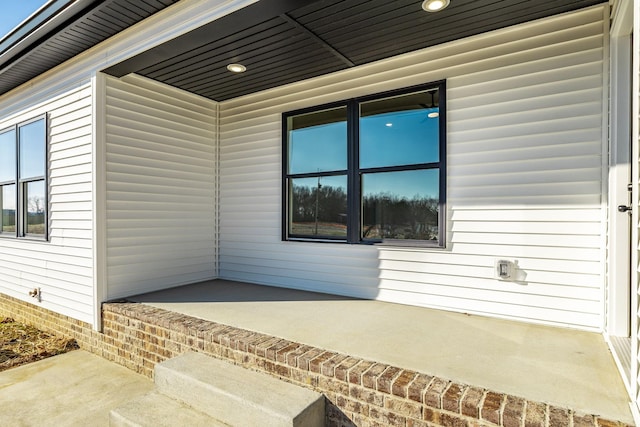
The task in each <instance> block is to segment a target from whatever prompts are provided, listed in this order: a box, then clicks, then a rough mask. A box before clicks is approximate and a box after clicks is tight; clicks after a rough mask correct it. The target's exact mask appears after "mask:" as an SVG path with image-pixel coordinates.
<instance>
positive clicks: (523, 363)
mask: <svg viewBox="0 0 640 427" xmlns="http://www.w3.org/2000/svg"><path fill="white" fill-rule="evenodd" d="M128 299H129V300H131V301H136V302H141V303H144V304H148V305H151V306H154V307H158V308H162V309H165V310H169V311H174V312H179V313H183V314H186V315H189V316H193V317H197V318H201V319H205V320H210V321H214V322H217V323H223V324H226V325H230V326H234V327H238V328H242V329H248V330H252V331H256V332H261V333H265V334H269V335H274V336H277V337H281V338H285V339H288V340H292V341H296V342H300V343H304V344H309V345H313V346H315V347H320V348H323V349H327V350H332V351H337V352H341V353H346V354H349V355H353V356H358V357H362V358H364V359H368V360H374V361H378V362H382V363H386V364H390V365H393V366H398V367H401V368H407V369H412V370H416V371H419V372H423V373H427V374H430V375H436V376H439V377H443V378H447V379H450V380H454V381H457V382H461V383H464V384H470V385H474V386H480V387H484V388H487V389H491V390H495V391H498V392H503V393H510V394H513V395H516V396H521V397H524V398H526V399H531V400H535V401H539V402H546V403H551V404H554V405H558V406H562V407H570V408H574V409H576V410H579V411H584V412H585V413H591V414H599V415H601V416H604V417H608V418H611V419H616V420H621V421H626V422H629V423H632V422H633V418H632V415H631V411H630V409H629V406H628V395H627V394H626V391H625V387H624V384H623V382H622V379H621V378H620V375H619V373H618V371H617V368H616V366H615V362H614V360H613V357H612V355H611V353H610V351H609V349H608V347H607V344H606V343H605V341H604V338H603V336H602V335H601V334H598V333H592V332H584V331H577V330H570V329H564V328H557V327H548V326H541V325H533V324H526V323H521V322H514V321H507V320H500V319H493V318H487V317H481V316H470V315H466V314H462V313H452V312H446V311H440V310H431V309H427V308H421V307H413V306H405V305H399V304H390V303H384V302H379V301H369V300H358V299H352V298H346V297H340V296H333V295H325V294H319V293H314V292H304V291H297V290H289V289H282V288H274V287H267V286H260V285H253V284H247V283H239V282H231V281H226V280H215V281H209V282H203V283H199V284H195V285H188V286H182V287H179V288H173V289H168V290H165V291H159V292H154V293H149V294H145V295H140V296H136V297H133V298H128Z"/></svg>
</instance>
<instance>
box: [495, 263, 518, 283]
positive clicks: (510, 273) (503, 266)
mask: <svg viewBox="0 0 640 427" xmlns="http://www.w3.org/2000/svg"><path fill="white" fill-rule="evenodd" d="M495 272H496V277H497V278H498V279H501V280H512V279H513V277H514V274H515V263H514V262H513V261H509V260H506V259H499V260H497V261H496V269H495Z"/></svg>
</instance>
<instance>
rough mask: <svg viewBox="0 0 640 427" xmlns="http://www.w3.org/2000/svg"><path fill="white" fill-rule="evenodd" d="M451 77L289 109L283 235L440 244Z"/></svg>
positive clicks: (285, 123) (285, 131) (289, 237)
mask: <svg viewBox="0 0 640 427" xmlns="http://www.w3.org/2000/svg"><path fill="white" fill-rule="evenodd" d="M445 123H446V117H445V82H444V81H442V82H436V83H432V84H427V85H421V86H414V87H411V88H406V89H402V90H398V91H393V92H385V93H380V94H375V95H371V96H366V97H361V98H354V99H350V100H345V101H342V102H337V103H333V104H329V105H322V106H318V107H314V108H308V109H304V110H297V111H292V112H288V113H284V114H283V140H284V141H283V189H282V190H283V192H282V194H283V196H284V197H283V199H284V200H283V213H284V215H283V239H285V240H319V241H343V242H347V243H381V242H383V243H390V244H395V243H397V244H402V245H407V244H409V245H410V244H417V245H430V246H437V247H443V246H444V240H445V236H444V233H445V227H444V216H445V212H446V210H445V208H444V206H445V200H446V194H445V191H446V182H445V177H446V171H445V159H446V153H445V149H446V142H445V137H446V130H445Z"/></svg>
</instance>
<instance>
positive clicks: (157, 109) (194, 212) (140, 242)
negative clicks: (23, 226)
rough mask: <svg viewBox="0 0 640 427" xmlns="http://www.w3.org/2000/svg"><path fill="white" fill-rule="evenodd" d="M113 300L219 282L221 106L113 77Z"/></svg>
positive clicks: (109, 116) (109, 117)
mask: <svg viewBox="0 0 640 427" xmlns="http://www.w3.org/2000/svg"><path fill="white" fill-rule="evenodd" d="M106 91H107V92H106V93H107V104H106V105H107V107H106V108H107V112H106V147H107V148H106V171H107V188H106V190H107V275H108V279H107V280H108V297H109V298H115V297H121V296H126V295H133V294H136V293H142V292H148V291H152V290H157V289H162V288H167V287H171V286H177V285H180V284H184V283H190V282H196V281H199V280H205V279H211V278H213V277H215V258H216V249H215V246H216V222H215V216H214V212H215V197H216V188H215V162H216V145H215V144H216V140H215V129H216V117H215V108H216V106H215V103H213V102H211V101H208V100H205V99H203V98H198V97H196V96H193V95H190V94H187V93H185V92H181V91H178V90H175V89H171V88H169V87H168V86H164V85H161V84H157V83H154V82H152V81H150V80H146V79H143V78H123V79H122V80H118V79H115V78H111V77H109V78H107V89H106Z"/></svg>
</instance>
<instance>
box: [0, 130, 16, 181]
mask: <svg viewBox="0 0 640 427" xmlns="http://www.w3.org/2000/svg"><path fill="white" fill-rule="evenodd" d="M15 180H16V131H15V130H11V131H9V132H4V133H2V134H0V182H7V181H15Z"/></svg>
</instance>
